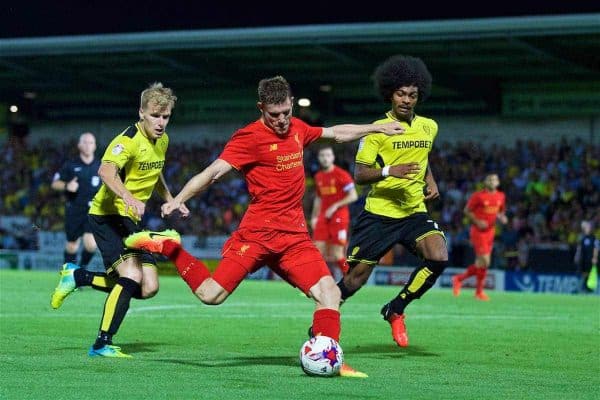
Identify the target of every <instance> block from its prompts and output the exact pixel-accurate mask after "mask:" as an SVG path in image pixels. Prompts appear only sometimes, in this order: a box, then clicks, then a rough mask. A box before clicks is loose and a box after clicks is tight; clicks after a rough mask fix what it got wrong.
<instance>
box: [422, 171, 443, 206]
mask: <svg viewBox="0 0 600 400" xmlns="http://www.w3.org/2000/svg"><path fill="white" fill-rule="evenodd" d="M425 184H426V186H425V200H433V199H437V198H438V197H440V191H439V189H438V185H437V183H436V182H435V178H434V177H433V173H432V172H431V167H430V166H429V163H428V164H427V172H426V173H425Z"/></svg>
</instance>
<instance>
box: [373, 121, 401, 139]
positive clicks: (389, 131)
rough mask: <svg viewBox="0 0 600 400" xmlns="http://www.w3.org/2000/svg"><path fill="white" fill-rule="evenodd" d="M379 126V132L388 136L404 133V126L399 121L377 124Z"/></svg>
mask: <svg viewBox="0 0 600 400" xmlns="http://www.w3.org/2000/svg"><path fill="white" fill-rule="evenodd" d="M377 127H379V128H380V130H379V132H381V133H384V134H386V135H388V136H392V135H400V134H402V133H404V128H403V127H402V125H401V124H400V122H396V121H394V122H388V123H385V124H380V125H377Z"/></svg>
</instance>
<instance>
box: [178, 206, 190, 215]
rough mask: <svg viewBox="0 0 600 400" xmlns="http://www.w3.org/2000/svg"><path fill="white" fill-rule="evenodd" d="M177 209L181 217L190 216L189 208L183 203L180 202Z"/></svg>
mask: <svg viewBox="0 0 600 400" xmlns="http://www.w3.org/2000/svg"><path fill="white" fill-rule="evenodd" d="M177 210H178V211H179V214H180V215H181V218H187V217H189V216H190V210H189V209H188V208H187V206H186V205H185V204H183V203H181V205H180V206H179V208H178V209H177Z"/></svg>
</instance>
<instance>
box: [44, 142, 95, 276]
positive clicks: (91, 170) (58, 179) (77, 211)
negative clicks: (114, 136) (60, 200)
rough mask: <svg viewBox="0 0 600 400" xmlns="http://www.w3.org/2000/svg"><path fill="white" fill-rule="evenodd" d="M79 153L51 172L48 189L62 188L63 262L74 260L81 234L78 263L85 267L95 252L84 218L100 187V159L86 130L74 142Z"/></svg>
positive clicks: (59, 189)
mask: <svg viewBox="0 0 600 400" xmlns="http://www.w3.org/2000/svg"><path fill="white" fill-rule="evenodd" d="M77 148H78V149H79V157H76V158H73V159H71V160H68V161H67V162H65V163H64V165H63V166H62V167H61V169H60V170H59V171H58V172H57V173H56V174H54V178H53V180H52V189H54V190H57V191H59V192H64V193H65V197H66V203H65V234H66V236H67V243H66V244H65V251H64V262H65V263H74V264H76V263H77V251H78V250H79V242H80V238H81V237H83V250H82V251H81V258H80V259H79V264H78V265H79V266H80V267H82V268H85V267H87V265H88V264H89V263H90V261H91V259H92V257H94V253H95V252H96V248H97V247H96V241H95V240H94V235H92V231H91V229H90V225H89V222H88V211H89V209H90V205H91V202H92V199H93V198H94V195H95V194H96V192H97V191H98V189H99V188H100V177H99V176H98V169H99V168H100V160H98V159H96V158H95V157H94V152H95V151H96V138H95V137H94V135H93V134H91V133H90V132H86V133H83V134H82V135H81V136H80V137H79V143H78V144H77Z"/></svg>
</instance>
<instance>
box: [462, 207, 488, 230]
mask: <svg viewBox="0 0 600 400" xmlns="http://www.w3.org/2000/svg"><path fill="white" fill-rule="evenodd" d="M463 213H464V214H465V216H466V217H467V218H468V219H469V221H471V223H473V224H474V225H475V226H477V227H478V228H479V229H485V228H487V227H488V224H487V222H486V221H484V220H482V219H479V218H477V217H476V216H475V214H474V213H473V211H471V209H470V208H469V205H468V204H467V205H466V206H465V208H464V210H463Z"/></svg>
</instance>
